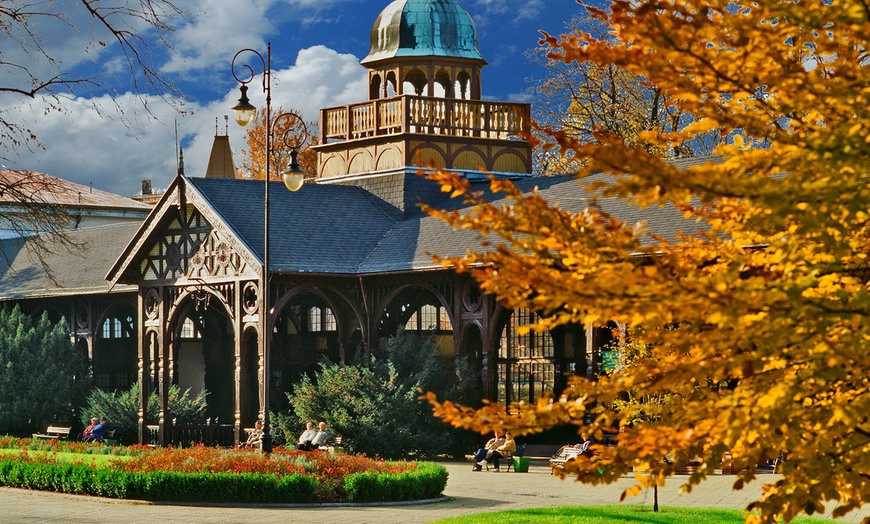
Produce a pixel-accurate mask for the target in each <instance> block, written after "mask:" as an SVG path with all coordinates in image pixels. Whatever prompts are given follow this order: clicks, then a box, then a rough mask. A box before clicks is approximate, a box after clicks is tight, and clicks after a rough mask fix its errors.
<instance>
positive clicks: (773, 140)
mask: <svg viewBox="0 0 870 524" xmlns="http://www.w3.org/2000/svg"><path fill="white" fill-rule="evenodd" d="M589 12H590V15H591V16H592V17H593V18H594V19H596V20H598V21H600V22H601V23H602V24H605V25H606V26H607V28H608V30H609V31H610V32H612V34H613V36H614V37H615V38H616V39H618V42H619V44H618V45H613V44H612V43H610V42H603V41H601V40H599V39H596V38H595V37H594V35H590V34H588V33H587V32H583V31H575V32H572V33H570V34H566V35H563V36H561V37H554V36H551V35H546V34H545V37H544V42H543V44H544V45H546V46H547V47H548V48H549V55H548V56H549V57H550V58H552V59H554V60H561V61H564V62H566V63H571V62H573V61H577V62H581V63H583V62H587V61H589V62H593V63H595V64H598V65H599V66H601V67H606V66H608V65H614V66H617V67H620V68H623V69H625V70H626V71H629V72H631V73H632V74H634V75H638V76H640V77H643V78H645V79H648V81H649V82H651V83H652V84H654V85H655V86H657V87H658V88H660V89H662V90H663V92H667V93H668V95H669V97H670V100H671V103H672V104H675V105H676V106H677V107H678V108H679V109H680V110H682V111H686V112H688V113H690V114H692V115H693V117H694V119H695V120H694V122H693V123H692V124H691V125H689V126H686V127H684V128H680V129H673V130H670V131H667V132H665V131H663V130H658V129H651V130H649V131H646V132H644V133H643V134H642V139H643V140H645V141H647V142H649V143H651V144H660V145H661V146H662V147H666V146H668V144H674V143H685V142H688V141H691V140H692V139H694V137H696V136H698V134H700V133H704V132H707V131H709V130H713V129H721V130H722V131H721V132H722V133H723V134H725V135H734V136H735V140H734V141H733V142H731V143H727V144H721V145H719V146H718V147H717V148H716V149H715V151H714V152H715V153H716V155H717V156H718V160H717V161H710V162H707V163H704V164H703V165H692V166H690V167H687V168H685V169H682V170H681V169H679V168H678V166H677V164H675V163H673V162H668V161H666V160H665V159H663V158H662V157H661V156H660V155H659V154H657V153H655V152H651V151H650V150H649V149H648V148H645V147H633V146H632V145H631V144H629V143H627V142H626V141H625V140H624V139H623V138H622V137H621V136H620V135H619V134H617V133H613V132H610V131H609V130H607V129H604V128H601V127H596V128H595V129H594V130H593V135H594V137H595V139H596V140H595V142H593V143H587V142H584V141H581V140H579V139H577V138H576V137H572V136H570V135H569V134H566V133H556V134H555V136H554V139H555V140H556V141H557V143H558V144H559V147H560V148H561V150H562V151H563V152H572V153H573V154H575V155H577V156H579V157H582V158H585V159H588V161H587V162H586V163H585V164H584V166H583V169H582V171H581V172H580V173H579V175H578V183H580V184H583V185H584V186H586V187H587V188H588V189H589V191H590V193H589V196H590V201H592V202H593V205H590V207H589V208H588V209H587V210H585V211H583V212H580V213H569V212H566V211H565V210H563V209H561V208H560V207H558V206H557V205H556V204H555V203H550V202H547V201H545V200H543V199H542V198H541V197H540V196H538V195H537V194H535V193H534V192H531V193H522V192H519V191H517V190H516V189H515V188H514V187H513V186H512V185H511V184H510V183H509V182H507V181H500V180H495V181H493V182H492V184H491V185H492V189H493V190H495V191H498V192H503V193H506V194H507V196H508V197H509V198H510V199H512V200H513V204H514V205H513V206H504V207H494V206H492V205H490V204H488V202H487V201H486V200H484V199H483V197H482V196H481V194H480V193H478V192H476V191H474V190H473V188H472V186H471V184H470V182H468V181H467V180H464V179H461V178H459V177H455V176H452V175H450V174H447V173H441V174H439V175H438V176H437V179H438V181H439V182H440V183H441V184H442V186H443V187H444V188H445V189H446V190H448V191H451V192H456V193H458V194H462V195H464V198H466V199H467V200H468V201H469V203H470V204H475V205H476V207H471V208H469V210H468V211H467V212H465V213H436V214H439V215H440V216H442V217H444V218H445V219H446V220H448V221H449V222H450V223H451V224H453V225H454V226H456V227H460V228H470V229H474V230H477V231H479V232H480V233H482V234H483V235H484V236H485V238H486V241H487V242H488V243H489V245H490V246H491V247H490V248H489V249H483V248H482V249H481V250H480V252H478V253H470V254H468V255H467V256H465V257H461V258H455V259H451V260H445V261H444V262H445V263H447V264H451V265H454V266H455V267H457V268H458V269H459V270H460V271H466V272H469V273H471V274H472V275H473V276H474V277H475V278H476V279H477V280H478V281H479V283H480V285H481V288H482V289H483V291H484V292H486V293H490V294H493V295H495V296H496V297H498V299H500V300H501V301H503V302H504V303H505V304H506V306H507V307H510V308H519V307H529V308H532V309H534V310H537V311H539V312H541V313H542V315H543V316H542V319H541V320H540V322H539V323H538V324H537V325H535V326H534V329H544V328H552V327H555V326H558V325H562V324H580V325H584V326H603V325H605V324H606V323H607V322H608V321H616V322H619V323H622V324H624V325H626V326H627V328H628V331H629V333H631V332H632V331H633V330H643V333H644V341H645V342H646V343H647V344H648V347H649V351H650V355H649V357H648V358H644V359H641V360H640V361H638V362H636V363H635V365H632V366H630V367H627V368H625V369H622V370H621V371H620V372H619V373H614V374H612V375H609V376H601V377H599V379H598V380H596V381H590V380H585V379H582V378H575V379H573V380H572V381H571V382H570V385H569V387H568V388H567V389H566V390H565V391H564V392H563V393H562V394H561V395H559V396H558V397H555V398H550V399H541V400H540V401H539V402H538V403H537V404H535V405H527V404H519V405H517V406H514V408H513V409H512V411H511V412H510V413H509V412H508V411H507V410H505V409H504V408H503V407H500V406H497V405H494V404H489V405H486V406H484V407H483V408H482V409H480V410H473V409H469V408H463V407H461V406H457V405H454V404H451V403H448V402H444V403H438V402H437V401H435V400H434V399H433V402H434V406H435V412H436V414H437V415H439V416H441V417H443V418H444V419H445V420H446V421H448V422H450V423H452V424H453V425H455V426H457V427H464V428H474V429H477V430H479V431H481V432H487V431H491V430H492V429H494V428H501V429H504V428H510V429H512V430H513V431H514V433H515V434H520V435H523V434H530V433H535V432H540V431H543V430H545V429H547V428H550V427H553V426H555V425H560V424H566V423H567V424H574V425H576V426H577V428H578V432H579V433H580V434H582V435H594V436H596V437H598V438H601V436H602V435H603V433H605V432H610V431H613V430H614V428H617V427H620V426H623V427H624V428H625V429H624V432H623V433H621V434H620V436H619V439H618V445H617V446H615V447H608V448H605V449H602V450H601V454H600V455H599V456H597V457H596V459H595V460H592V461H589V462H576V463H571V465H570V467H569V468H567V469H568V470H569V473H571V474H572V475H576V476H577V478H578V479H579V480H581V481H584V482H589V483H605V482H613V481H615V480H616V479H617V478H619V477H621V476H622V475H626V474H633V475H634V476H635V478H636V479H637V486H635V487H634V488H632V489H629V490H628V491H627V492H626V494H625V495H631V494H634V493H638V492H639V491H640V490H642V489H643V488H644V487H650V486H653V485H661V484H663V483H665V482H666V481H667V479H668V478H669V477H670V476H671V475H672V474H673V473H674V472H675V471H676V470H677V469H678V468H683V467H685V466H687V465H688V464H690V463H693V462H697V463H699V464H700V466H699V467H698V470H697V471H696V472H695V473H693V474H691V475H689V476H688V477H682V480H681V481H682V482H683V483H684V485H685V487H686V489H691V487H692V486H695V485H697V484H698V483H700V482H702V481H703V480H704V479H705V477H706V476H707V475H709V474H711V473H713V471H714V469H715V468H717V467H718V466H719V465H720V464H721V463H722V462H723V458H724V457H725V455H726V453H730V456H731V466H732V467H734V468H735V469H737V470H739V473H738V474H737V475H736V477H735V482H734V489H741V488H742V486H743V485H744V484H745V483H746V482H749V481H751V480H753V479H756V476H757V465H758V464H759V463H763V462H765V461H766V460H767V459H770V458H777V457H782V461H781V462H780V465H779V469H778V471H779V473H781V476H778V477H774V478H772V479H771V480H769V481H767V482H768V484H767V485H766V486H765V490H764V492H763V495H762V496H761V498H760V499H759V500H757V501H755V502H753V503H752V504H750V506H749V509H756V510H759V513H758V514H749V513H747V516H746V519H747V521H751V522H757V521H760V522H774V521H776V520H777V519H785V520H791V519H792V518H793V517H795V516H796V515H798V514H800V513H810V514H812V513H820V512H822V511H823V510H824V504H825V503H826V502H829V501H835V502H836V503H837V504H836V505H837V509H836V510H835V511H834V515H835V516H840V515H843V514H845V513H846V512H848V511H850V510H852V509H855V508H858V507H860V506H861V505H862V504H865V503H868V502H870V419H868V413H870V356H868V352H867V347H868V342H867V341H868V340H870V290H868V279H870V268H868V259H870V222H868V220H870V212H868V209H867V206H868V202H870V148H868V142H870V138H868V137H870V109H868V108H870V104H868V102H870V100H868V98H870V75H868V74H867V63H868V56H867V50H868V49H870V7H868V5H867V4H866V3H862V2H852V1H848V0H844V1H838V0H835V1H832V2H808V1H805V0H800V1H795V0H788V1H785V0H771V1H769V2H756V3H753V4H752V5H751V6H750V5H747V6H741V5H737V4H734V3H733V2H730V1H725V0H704V1H700V0H680V1H677V2H673V1H671V0H640V1H638V0H614V1H613V2H611V3H610V8H609V10H608V11H606V12H605V11H602V10H598V9H594V8H589ZM604 198H612V199H620V200H622V201H625V202H627V203H628V204H630V205H631V206H634V207H636V208H637V210H638V211H639V212H640V213H641V214H642V213H643V212H644V211H645V210H648V209H652V208H655V207H658V206H665V207H670V208H675V209H677V210H679V211H681V213H682V215H683V216H684V217H685V219H686V221H687V223H690V222H691V223H693V224H698V225H700V226H701V227H700V232H698V228H694V229H692V230H691V231H694V232H691V233H690V232H689V231H690V229H689V228H688V227H686V228H685V229H684V230H685V231H686V232H685V233H682V234H677V235H669V236H665V235H662V234H658V233H659V232H658V231H655V230H651V229H649V227H647V224H646V223H645V222H643V221H640V222H631V223H628V222H626V221H625V220H624V219H623V218H620V217H617V216H611V215H609V214H607V213H605V212H604V211H603V210H602V209H601V208H600V207H599V206H596V205H594V202H595V200H596V199H599V200H600V199H604ZM628 392H631V394H633V395H634V396H635V397H636V398H642V397H650V398H654V397H658V398H661V396H662V395H668V397H667V398H668V403H667V409H666V410H663V411H660V412H659V413H657V420H655V422H654V423H646V422H644V421H642V420H636V421H635V423H634V424H633V425H631V426H628V425H627V422H628V420H627V418H628V417H629V416H630V415H631V411H630V410H629V411H628V412H625V411H623V410H622V409H620V408H619V406H618V405H617V401H618V400H619V399H621V398H624V397H625V395H626V393H628ZM666 458H667V459H668V460H665V459H666ZM596 468H597V469H599V470H600V471H601V472H603V474H598V473H596V471H595V470H596Z"/></svg>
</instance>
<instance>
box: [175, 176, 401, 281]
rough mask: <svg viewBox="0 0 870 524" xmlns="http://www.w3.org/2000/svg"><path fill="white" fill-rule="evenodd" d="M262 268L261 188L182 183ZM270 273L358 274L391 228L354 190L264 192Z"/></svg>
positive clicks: (316, 187)
mask: <svg viewBox="0 0 870 524" xmlns="http://www.w3.org/2000/svg"><path fill="white" fill-rule="evenodd" d="M186 181H187V183H188V184H189V186H190V187H191V188H192V189H193V190H194V191H196V193H197V194H198V195H199V196H201V198H202V199H203V200H204V201H206V202H208V204H209V205H210V206H211V208H212V210H213V211H214V213H215V214H217V215H218V216H220V217H221V218H222V219H223V222H224V224H225V225H226V226H227V227H228V228H229V229H231V230H232V231H233V232H234V233H235V235H236V236H237V237H238V239H239V240H240V241H241V242H242V243H244V245H245V246H247V247H248V249H249V250H250V252H251V254H253V255H254V256H255V257H256V258H257V260H258V261H259V262H260V263H261V264H262V262H263V250H264V247H265V245H264V240H263V238H264V235H263V233H264V227H263V224H264V219H265V212H264V186H263V182H262V181H256V180H220V179H206V178H189V179H186ZM269 208H270V216H269V222H270V229H271V238H270V244H271V245H270V246H269V257H270V265H271V266H272V271H275V272H291V273H296V272H298V273H350V274H355V273H358V272H359V267H360V264H361V261H362V260H364V259H365V258H366V256H367V255H368V254H369V253H370V252H371V251H372V250H373V249H374V248H375V247H376V246H377V244H378V243H379V242H380V241H381V239H382V238H383V236H384V235H385V234H386V232H387V231H389V229H390V228H391V227H392V226H393V224H394V223H395V222H394V220H393V219H391V218H390V217H389V216H388V215H387V214H386V213H385V212H384V211H383V209H382V208H381V206H379V205H378V204H377V203H376V202H375V197H373V196H372V195H371V194H370V193H368V192H366V191H365V190H363V189H361V188H359V187H355V186H334V185H320V184H307V185H305V186H303V187H302V189H300V190H299V191H297V192H292V193H291V192H290V191H287V189H286V188H285V187H284V185H283V184H282V183H278V182H273V183H272V185H271V186H270V188H269Z"/></svg>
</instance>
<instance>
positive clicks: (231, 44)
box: [163, 0, 280, 73]
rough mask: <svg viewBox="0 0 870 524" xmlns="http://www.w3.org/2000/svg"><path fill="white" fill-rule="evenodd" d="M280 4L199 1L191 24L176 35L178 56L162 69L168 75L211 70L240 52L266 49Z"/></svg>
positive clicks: (267, 0)
mask: <svg viewBox="0 0 870 524" xmlns="http://www.w3.org/2000/svg"><path fill="white" fill-rule="evenodd" d="M279 1H280V0H200V1H199V2H198V3H197V5H196V6H195V7H191V8H190V10H191V15H192V18H191V19H190V21H189V22H188V23H186V24H184V25H183V26H181V27H180V28H178V29H177V30H176V31H175V34H174V36H173V46H174V48H175V51H176V52H177V53H178V55H177V56H173V57H171V58H170V60H169V62H167V63H166V64H165V65H164V66H163V70H164V71H167V72H176V73H177V72H188V71H191V70H200V69H208V68H213V67H215V64H225V63H227V57H232V56H233V55H234V54H235V52H236V51H238V50H239V49H244V48H248V47H253V48H257V49H263V50H264V51H263V52H264V54H265V48H266V45H265V41H266V37H267V36H269V35H271V34H274V33H275V31H276V28H275V25H274V24H272V22H271V20H270V17H269V16H268V15H269V10H270V9H271V8H272V7H273V6H274V5H275V4H276V3H278V2H279Z"/></svg>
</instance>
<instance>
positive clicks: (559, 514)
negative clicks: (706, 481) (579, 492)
mask: <svg viewBox="0 0 870 524" xmlns="http://www.w3.org/2000/svg"><path fill="white" fill-rule="evenodd" d="M488 522H491V523H493V524H524V523H534V524H574V523H580V524H615V523H625V522H642V523H644V524H730V523H733V524H743V511H742V510H739V509H721V508H681V507H666V508H661V509H660V511H659V512H658V513H654V512H653V510H652V506H641V505H635V506H630V505H620V506H561V507H555V508H532V509H520V510H511V511H497V512H492V513H476V514H474V515H467V516H464V517H453V518H448V519H439V520H433V521H431V522H430V523H429V524H470V523H474V524H480V523H484V524H485V523H488ZM792 522H793V523H796V524H812V523H822V522H837V521H835V520H830V519H822V518H816V517H798V518H796V519H794V520H793V521H792Z"/></svg>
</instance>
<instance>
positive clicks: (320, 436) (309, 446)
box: [296, 422, 335, 451]
mask: <svg viewBox="0 0 870 524" xmlns="http://www.w3.org/2000/svg"><path fill="white" fill-rule="evenodd" d="M334 436H335V435H333V434H332V431H329V430H328V429H326V422H321V423H320V424H318V431H317V435H314V439H313V440H312V441H311V442H307V443H303V444H296V449H298V450H302V451H314V450H316V449H317V448H319V447H320V446H323V445H325V444H326V441H328V440H329V439H331V438H333V437H334Z"/></svg>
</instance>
